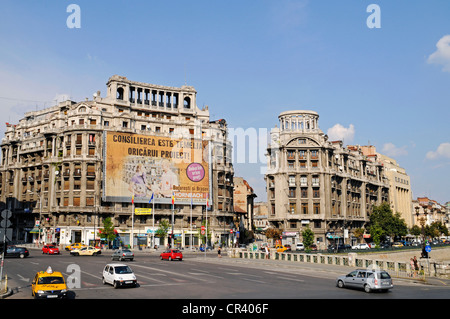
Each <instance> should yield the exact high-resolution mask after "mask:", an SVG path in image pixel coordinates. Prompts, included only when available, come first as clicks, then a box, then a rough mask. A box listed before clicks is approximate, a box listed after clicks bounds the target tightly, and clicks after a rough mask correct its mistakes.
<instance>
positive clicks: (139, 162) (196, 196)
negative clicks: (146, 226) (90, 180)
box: [103, 132, 209, 205]
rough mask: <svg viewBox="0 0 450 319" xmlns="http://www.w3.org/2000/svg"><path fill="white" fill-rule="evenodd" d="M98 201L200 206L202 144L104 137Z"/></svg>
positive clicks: (204, 192)
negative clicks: (102, 169)
mask: <svg viewBox="0 0 450 319" xmlns="http://www.w3.org/2000/svg"><path fill="white" fill-rule="evenodd" d="M104 142H105V148H104V149H105V154H104V155H105V156H104V159H105V161H104V180H103V181H104V187H103V200H104V201H113V202H130V203H131V201H132V200H133V201H134V203H149V202H150V199H151V198H152V196H153V199H152V201H153V200H154V201H155V203H161V204H162V203H164V204H171V203H172V197H173V199H174V202H175V204H177V203H178V204H190V203H191V197H192V202H193V203H194V204H197V205H202V204H203V205H206V199H207V197H208V193H209V165H208V156H209V152H208V141H203V140H196V139H176V138H170V137H164V136H150V135H139V134H134V133H122V132H105V133H104Z"/></svg>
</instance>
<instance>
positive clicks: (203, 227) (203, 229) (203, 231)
mask: <svg viewBox="0 0 450 319" xmlns="http://www.w3.org/2000/svg"><path fill="white" fill-rule="evenodd" d="M200 233H201V234H202V235H204V234H205V226H202V229H201V231H200Z"/></svg>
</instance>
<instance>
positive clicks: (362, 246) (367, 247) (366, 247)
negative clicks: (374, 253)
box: [352, 244, 370, 249]
mask: <svg viewBox="0 0 450 319" xmlns="http://www.w3.org/2000/svg"><path fill="white" fill-rule="evenodd" d="M352 249H370V246H369V245H367V244H358V245H356V246H352Z"/></svg>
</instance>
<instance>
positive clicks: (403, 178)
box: [354, 145, 415, 228]
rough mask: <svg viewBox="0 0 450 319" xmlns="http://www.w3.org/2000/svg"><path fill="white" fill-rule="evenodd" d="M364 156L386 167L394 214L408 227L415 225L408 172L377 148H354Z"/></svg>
mask: <svg viewBox="0 0 450 319" xmlns="http://www.w3.org/2000/svg"><path fill="white" fill-rule="evenodd" d="M354 147H357V148H358V149H360V150H361V151H362V154H363V155H365V156H367V157H369V158H372V159H374V160H375V161H379V162H381V163H382V164H383V166H384V171H385V175H386V177H387V179H388V181H389V201H390V206H391V209H392V211H393V212H394V213H400V216H401V218H403V219H404V220H405V223H406V226H408V227H409V228H411V227H412V226H413V225H414V213H415V211H414V209H413V203H412V191H411V179H410V177H409V175H408V174H407V173H406V170H405V169H404V168H402V167H400V166H399V165H398V163H397V161H396V160H394V159H393V158H390V157H388V156H386V155H383V154H380V153H378V152H377V151H376V148H375V146H372V145H370V146H354Z"/></svg>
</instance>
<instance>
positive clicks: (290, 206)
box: [289, 203, 296, 214]
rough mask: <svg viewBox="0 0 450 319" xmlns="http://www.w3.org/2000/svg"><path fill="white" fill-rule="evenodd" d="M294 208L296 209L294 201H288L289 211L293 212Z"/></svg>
mask: <svg viewBox="0 0 450 319" xmlns="http://www.w3.org/2000/svg"><path fill="white" fill-rule="evenodd" d="M295 210H296V207H295V203H289V213H291V214H295Z"/></svg>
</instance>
